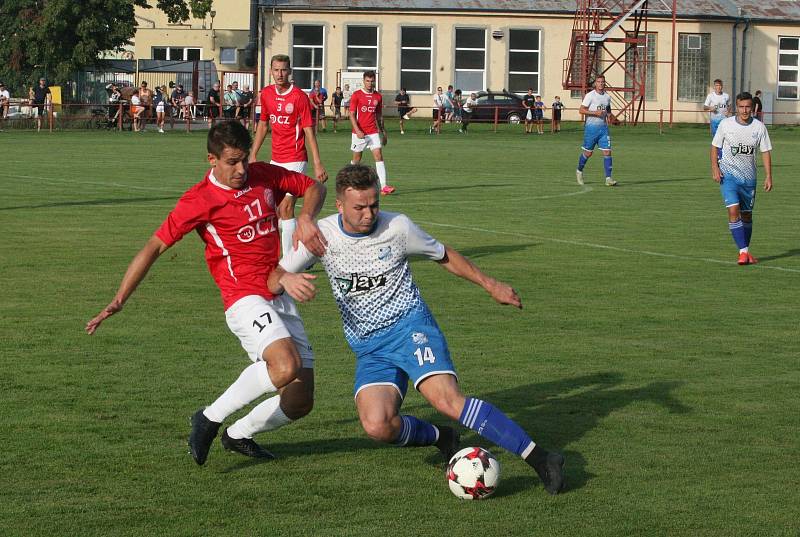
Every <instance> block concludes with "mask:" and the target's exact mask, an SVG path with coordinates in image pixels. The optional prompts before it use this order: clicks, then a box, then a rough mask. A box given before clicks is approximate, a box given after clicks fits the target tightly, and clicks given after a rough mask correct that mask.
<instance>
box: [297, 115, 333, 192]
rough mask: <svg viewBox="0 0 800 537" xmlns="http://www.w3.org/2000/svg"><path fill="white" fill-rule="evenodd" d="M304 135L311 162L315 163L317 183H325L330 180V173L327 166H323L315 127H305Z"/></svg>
mask: <svg viewBox="0 0 800 537" xmlns="http://www.w3.org/2000/svg"><path fill="white" fill-rule="evenodd" d="M303 133H305V135H306V145H307V146H308V149H309V150H310V151H311V160H312V161H313V162H314V175H316V176H317V181H319V182H320V183H324V182H325V181H327V180H328V172H327V171H326V170H325V166H323V165H322V159H321V158H320V156H319V145H317V135H316V134H314V127H303Z"/></svg>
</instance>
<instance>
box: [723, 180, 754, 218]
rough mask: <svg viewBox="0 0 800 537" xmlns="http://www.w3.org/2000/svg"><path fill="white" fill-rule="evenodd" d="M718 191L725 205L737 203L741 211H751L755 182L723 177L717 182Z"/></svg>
mask: <svg viewBox="0 0 800 537" xmlns="http://www.w3.org/2000/svg"><path fill="white" fill-rule="evenodd" d="M719 191H720V192H721V193H722V199H723V201H724V202H725V207H731V206H732V205H738V206H739V211H740V212H743V213H751V212H753V206H754V205H755V203H756V183H754V182H750V181H737V180H736V179H734V178H732V177H731V178H729V177H724V176H723V178H722V181H721V182H720V184H719Z"/></svg>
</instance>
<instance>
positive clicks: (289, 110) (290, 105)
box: [286, 103, 294, 114]
mask: <svg viewBox="0 0 800 537" xmlns="http://www.w3.org/2000/svg"><path fill="white" fill-rule="evenodd" d="M292 112H294V103H286V113H287V114H291V113H292Z"/></svg>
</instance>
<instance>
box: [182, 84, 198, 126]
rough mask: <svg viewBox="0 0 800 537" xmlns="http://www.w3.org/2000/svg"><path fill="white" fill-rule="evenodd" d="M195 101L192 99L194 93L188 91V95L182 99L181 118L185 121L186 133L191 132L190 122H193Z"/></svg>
mask: <svg viewBox="0 0 800 537" xmlns="http://www.w3.org/2000/svg"><path fill="white" fill-rule="evenodd" d="M196 105H197V101H196V100H195V98H194V92H193V91H190V92H189V95H187V96H186V97H184V99H183V118H184V120H186V132H191V130H192V121H193V120H194V107H195V106H196Z"/></svg>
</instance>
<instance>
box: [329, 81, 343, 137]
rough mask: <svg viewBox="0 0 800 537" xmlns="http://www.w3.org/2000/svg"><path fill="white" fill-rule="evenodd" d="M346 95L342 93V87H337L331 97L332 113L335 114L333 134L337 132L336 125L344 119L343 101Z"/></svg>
mask: <svg viewBox="0 0 800 537" xmlns="http://www.w3.org/2000/svg"><path fill="white" fill-rule="evenodd" d="M343 99H344V94H343V93H342V88H341V86H336V89H335V90H334V91H333V94H332V95H331V112H333V132H336V123H337V122H338V121H339V120H340V119H342V100H343Z"/></svg>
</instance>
